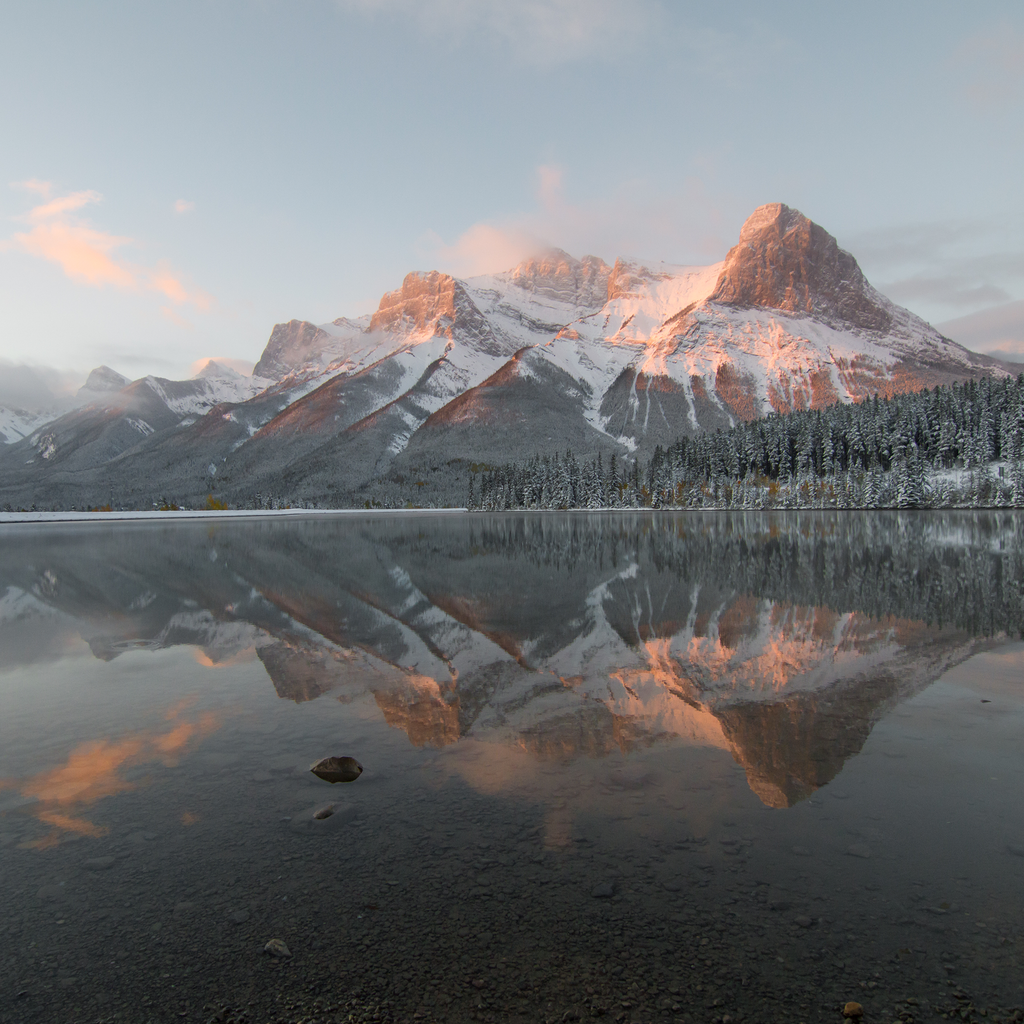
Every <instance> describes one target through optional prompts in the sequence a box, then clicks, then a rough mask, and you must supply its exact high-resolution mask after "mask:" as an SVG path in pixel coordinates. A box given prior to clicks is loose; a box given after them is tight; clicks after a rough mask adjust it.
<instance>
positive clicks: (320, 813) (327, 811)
mask: <svg viewBox="0 0 1024 1024" xmlns="http://www.w3.org/2000/svg"><path fill="white" fill-rule="evenodd" d="M333 813H334V804H328V805H327V806H326V807H321V808H320V809H319V810H317V811H314V812H313V817H314V818H315V819H316V820H317V821H323V820H324V818H329V817H330V816H331V815H332V814H333Z"/></svg>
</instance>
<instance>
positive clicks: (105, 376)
mask: <svg viewBox="0 0 1024 1024" xmlns="http://www.w3.org/2000/svg"><path fill="white" fill-rule="evenodd" d="M129 384H131V381H130V380H129V379H128V378H127V377H125V376H123V375H122V374H120V373H118V372H117V370H112V369H111V368H110V367H109V366H97V367H96V369H95V370H93V371H91V372H90V374H89V376H88V377H86V379H85V383H84V384H83V385H82V386H81V387H80V388H79V389H78V392H79V394H82V392H86V393H87V394H97V395H106V394H109V393H110V392H112V391H120V390H121V388H123V387H127V386H128V385H129Z"/></svg>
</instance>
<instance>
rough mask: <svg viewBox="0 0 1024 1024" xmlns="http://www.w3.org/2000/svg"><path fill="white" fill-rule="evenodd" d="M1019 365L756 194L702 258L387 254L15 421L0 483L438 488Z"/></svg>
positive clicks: (261, 491)
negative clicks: (427, 266) (212, 357)
mask: <svg viewBox="0 0 1024 1024" xmlns="http://www.w3.org/2000/svg"><path fill="white" fill-rule="evenodd" d="M223 369H224V371H225V373H231V372H232V371H227V369H226V368H223ZM1021 369H1022V367H1019V366H1015V365H1014V364H1010V363H1005V362H1001V361H999V360H996V359H992V358H989V357H986V356H981V355H977V354H975V353H972V352H969V351H968V350H967V349H965V348H963V347H962V346H960V345H957V344H956V343H955V342H953V341H951V340H949V339H948V338H945V337H943V336H942V335H941V334H939V333H938V332H937V331H936V330H935V329H934V328H932V327H931V326H930V325H928V324H927V323H925V322H924V321H923V320H921V319H920V318H918V317H916V316H914V315H913V314H912V313H910V312H908V311H907V310H905V309H902V308H901V307H899V306H896V305H895V304H893V303H892V302H890V301H889V300H888V299H886V298H885V296H883V295H881V294H880V293H879V292H878V291H876V290H875V289H874V288H873V287H872V286H871V285H870V284H869V283H868V281H867V280H866V279H865V277H864V275H863V274H862V272H861V270H860V268H859V267H858V265H857V262H856V260H855V259H854V257H853V256H852V255H850V254H849V253H847V252H845V251H843V250H842V249H840V248H839V246H838V244H837V242H836V240H835V239H834V238H833V237H832V236H831V235H830V234H829V233H828V232H827V231H825V229H824V228H822V227H820V226H819V225H817V224H814V223H812V222H811V221H810V220H808V219H807V218H806V217H805V216H803V214H801V213H799V212H798V211H796V210H792V209H790V208H789V207H787V206H784V205H782V204H779V203H774V204H769V205H767V206H762V207H760V208H758V209H757V210H755V211H754V213H753V214H752V215H751V216H750V217H749V218H748V220H747V221H746V223H745V224H744V225H743V229H742V231H741V232H740V237H739V241H738V243H737V244H736V245H735V246H734V247H733V248H732V249H731V250H730V251H729V252H728V254H727V255H726V257H725V259H724V260H723V261H722V262H721V263H718V264H714V265H712V266H708V267H679V266H672V265H668V264H659V263H653V264H652V263H644V262H638V261H630V260H623V259H619V260H617V261H616V262H615V264H614V265H613V266H609V265H608V264H606V263H605V262H604V261H602V260H600V259H598V258H596V257H594V256H587V257H584V258H583V259H582V260H578V259H575V258H573V257H572V256H570V255H568V254H567V253H564V252H561V251H560V250H549V251H547V252H544V253H541V254H539V255H537V256H535V257H532V258H530V259H528V260H525V261H524V262H523V263H521V264H519V266H517V267H515V268H514V269H513V270H511V271H508V272H506V273H502V274H495V275H488V276H483V277H477V278H471V279H468V280H459V279H456V278H454V277H452V276H450V275H448V274H443V273H439V272H437V271H432V272H429V273H412V274H409V275H407V277H406V278H405V280H404V281H403V282H402V285H401V287H399V288H397V289H395V290H394V291H392V292H389V293H387V294H386V295H384V296H383V298H382V299H381V301H380V304H379V306H378V308H377V310H376V311H375V312H374V313H373V314H372V315H371V316H367V317H362V318H359V319H345V318H339V319H337V320H335V321H333V322H331V323H329V324H322V325H315V324H312V323H309V322H307V321H302V320H292V321H290V322H288V323H286V324H278V325H277V326H276V327H275V328H274V330H273V332H272V333H271V336H270V339H269V341H268V343H267V345H266V348H265V350H264V352H263V355H262V356H261V358H260V360H259V362H258V363H257V364H256V368H255V374H256V376H254V377H252V378H243V377H240V376H238V375H236V377H235V378H231V379H228V378H227V377H225V376H223V375H221V376H219V377H216V379H214V378H213V377H210V376H205V377H201V378H199V379H195V380H192V381H187V382H171V381H164V380H162V379H159V378H154V377H148V378H144V379H143V380H142V381H135V382H134V383H132V384H130V385H128V386H127V387H124V388H122V389H121V390H119V391H118V392H117V393H116V398H107V399H104V400H98V401H94V402H91V403H89V404H88V405H87V406H85V407H83V408H82V409H79V410H76V411H74V412H72V413H70V414H68V415H67V416H64V417H62V418H60V419H58V420H57V421H55V422H54V423H52V424H49V425H47V427H46V428H45V429H42V430H36V431H35V432H34V433H32V434H31V435H30V436H29V437H27V438H25V439H24V440H21V441H18V442H16V443H14V444H11V445H9V446H8V447H7V448H6V450H4V451H3V453H2V455H0V497H2V498H3V500H4V501H6V502H10V503H13V504H19V505H24V504H27V503H29V502H39V503H42V504H52V505H58V506H59V505H68V504H74V505H84V504H93V503H99V502H107V501H114V502H117V503H119V504H125V505H135V506H139V507H148V505H149V504H150V503H151V502H152V501H153V500H155V499H156V498H158V497H166V498H170V499H172V500H176V501H178V502H180V503H194V502H195V501H197V500H202V499H203V498H205V496H206V494H207V493H208V492H209V491H211V490H215V491H216V492H217V494H218V496H220V497H222V498H224V499H226V500H228V501H229V502H231V503H233V504H252V503H255V502H260V501H263V500H265V499H266V498H267V497H270V496H272V497H276V498H287V499H288V500H291V501H299V502H316V503H326V504H337V505H341V504H351V503H360V504H361V503H362V502H363V500H365V499H366V498H368V497H371V496H373V494H374V493H375V488H379V487H380V486H387V487H389V488H391V490H392V491H394V492H395V493H398V494H402V495H404V497H405V498H406V499H410V498H411V499H414V500H417V501H418V502H420V503H423V502H426V501H439V502H451V501H453V500H454V501H455V502H456V503H460V504H461V502H462V501H463V500H464V497H465V478H466V474H465V469H464V467H465V466H466V465H467V464H468V463H471V462H472V463H494V462H504V461H507V460H508V459H510V458H523V457H528V456H529V455H531V454H533V453H541V454H544V453H551V452H554V451H564V450H565V449H567V448H572V449H573V450H574V451H575V452H576V454H577V455H578V456H587V455H591V456H592V455H595V454H597V453H602V454H604V455H606V456H610V455H613V454H614V455H617V456H619V457H625V458H629V457H631V456H632V455H634V454H635V453H640V454H644V455H646V454H648V453H649V452H650V451H651V450H653V448H654V447H655V446H656V445H658V444H663V445H664V444H668V443H671V442H672V441H674V440H675V439H677V438H678V437H679V436H680V435H683V434H694V433H697V432H700V431H706V430H715V429H717V428H720V427H727V426H730V425H733V424H735V423H736V422H739V421H749V420H751V419H753V418H756V417H759V416H762V415H764V414H766V413H770V412H785V411H789V410H793V409H805V408H818V407H821V406H823V405H826V404H829V403H831V402H836V401H844V402H854V401H861V400H863V399H864V398H867V397H870V396H872V395H890V394H893V393H898V392H905V391H911V390H918V389H921V388H925V387H931V386H933V385H935V384H938V383H947V382H950V381H953V380H963V379H967V378H978V377H984V376H1006V375H1007V374H1016V373H1018V372H1019V371H1020V370H1021ZM382 481H383V483H381V482H382Z"/></svg>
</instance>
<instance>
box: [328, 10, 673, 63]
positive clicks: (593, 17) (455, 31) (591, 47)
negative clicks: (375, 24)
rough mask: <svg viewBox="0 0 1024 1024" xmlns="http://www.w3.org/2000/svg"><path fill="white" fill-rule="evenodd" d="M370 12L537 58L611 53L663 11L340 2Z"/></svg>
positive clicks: (450, 38)
mask: <svg viewBox="0 0 1024 1024" xmlns="http://www.w3.org/2000/svg"><path fill="white" fill-rule="evenodd" d="M337 3H338V6H339V7H340V8H341V9H343V10H347V11H355V12H358V13H361V14H364V15H367V16H374V15H376V16H387V17H392V18H395V19H402V20H403V21H409V20H412V21H413V22H414V23H415V24H417V25H418V26H419V27H420V29H421V30H423V31H424V32H426V33H428V34H430V35H431V36H433V37H435V38H437V39H442V40H446V41H448V42H449V43H451V44H453V45H456V46H457V45H460V44H462V43H463V42H465V41H466V40H467V39H469V38H471V37H475V36H479V35H485V36H489V37H491V39H492V40H494V41H496V42H499V43H501V44H503V45H505V46H507V47H509V48H511V49H512V50H513V51H515V52H516V53H517V54H518V55H519V56H521V57H525V58H527V59H530V60H536V61H549V60H552V59H560V60H566V59H577V58H579V57H582V56H585V55H588V54H594V53H596V52H605V53H612V52H615V51H616V50H621V48H622V47H623V46H625V45H628V44H629V43H631V42H634V41H636V40H638V39H640V38H642V37H643V36H644V35H645V34H646V33H647V32H649V31H650V29H651V27H652V25H653V24H654V23H656V22H657V21H658V20H659V18H660V15H661V9H662V5H661V3H659V2H658V0H629V2H628V3H622V2H621V0H337Z"/></svg>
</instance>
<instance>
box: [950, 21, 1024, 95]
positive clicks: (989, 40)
mask: <svg viewBox="0 0 1024 1024" xmlns="http://www.w3.org/2000/svg"><path fill="white" fill-rule="evenodd" d="M952 66H953V69H954V71H955V72H957V73H958V75H959V78H960V81H961V85H962V88H963V90H964V93H965V95H966V97H967V98H968V99H969V100H971V101H972V102H973V103H974V104H975V105H976V106H978V107H982V108H996V107H1002V106H1006V105H1007V104H1013V103H1016V102H1017V101H1019V100H1020V99H1022V98H1024V32H1021V31H1020V29H1018V28H1017V27H1016V26H1014V25H1010V24H1003V25H1000V26H999V27H998V29H996V30H993V31H990V32H984V33H979V34H977V35H974V36H971V37H970V38H968V39H966V40H964V42H963V44H962V45H961V46H960V47H958V49H957V50H956V52H955V53H954V55H953V60H952Z"/></svg>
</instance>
